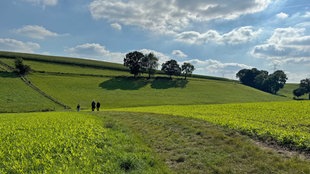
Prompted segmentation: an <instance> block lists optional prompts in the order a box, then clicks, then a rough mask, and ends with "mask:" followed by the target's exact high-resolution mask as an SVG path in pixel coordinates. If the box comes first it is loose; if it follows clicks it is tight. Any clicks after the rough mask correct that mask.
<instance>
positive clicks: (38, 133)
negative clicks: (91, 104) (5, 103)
mask: <svg viewBox="0 0 310 174" xmlns="http://www.w3.org/2000/svg"><path fill="white" fill-rule="evenodd" d="M0 142H1V145H0V173H89V172H90V171H92V172H94V173H125V172H133V173H141V172H142V171H147V172H148V173H166V172H165V170H167V169H165V167H162V166H161V165H159V164H160V162H157V160H156V159H155V157H154V155H153V154H152V151H151V150H150V149H149V148H148V147H146V146H145V145H144V144H143V143H141V142H140V141H139V140H138V139H136V138H134V137H133V136H131V135H130V134H129V133H128V132H126V130H124V129H121V128H118V127H117V126H116V125H115V124H109V122H105V120H103V119H101V118H99V117H95V116H92V115H90V114H87V113H72V112H63V113H61V112H53V113H28V114H0Z"/></svg>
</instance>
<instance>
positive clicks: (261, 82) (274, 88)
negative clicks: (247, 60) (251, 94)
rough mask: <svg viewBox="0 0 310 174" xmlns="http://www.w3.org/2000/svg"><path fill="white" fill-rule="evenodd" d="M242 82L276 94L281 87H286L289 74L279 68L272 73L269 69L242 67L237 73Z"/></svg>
mask: <svg viewBox="0 0 310 174" xmlns="http://www.w3.org/2000/svg"><path fill="white" fill-rule="evenodd" d="M236 77H237V78H239V80H240V82H241V83H243V84H244V85H247V86H251V87H253V88H256V89H259V90H262V91H265V92H268V93H271V94H276V93H277V92H278V91H279V90H280V89H281V88H283V87H284V85H285V83H286V80H287V76H286V74H285V73H284V72H283V71H282V70H277V71H275V72H274V73H272V74H269V73H268V71H265V70H258V69H256V68H252V69H242V70H240V71H239V72H238V73H237V74H236Z"/></svg>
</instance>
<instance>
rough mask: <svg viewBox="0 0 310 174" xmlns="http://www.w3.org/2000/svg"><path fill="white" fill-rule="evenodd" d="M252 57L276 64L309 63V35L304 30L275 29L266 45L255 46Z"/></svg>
mask: <svg viewBox="0 0 310 174" xmlns="http://www.w3.org/2000/svg"><path fill="white" fill-rule="evenodd" d="M252 55H254V56H256V57H260V58H265V59H268V60H273V61H277V62H282V63H287V62H291V63H293V62H295V63H297V62H310V35H306V34H305V28H292V27H289V28H277V29H275V30H274V32H273V35H272V36H271V37H270V38H269V39H268V40H267V41H266V43H264V44H261V45H257V46H255V47H254V48H253V50H252Z"/></svg>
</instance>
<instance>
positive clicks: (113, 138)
mask: <svg viewBox="0 0 310 174" xmlns="http://www.w3.org/2000/svg"><path fill="white" fill-rule="evenodd" d="M15 57H23V58H24V62H25V64H27V65H30V66H31V68H32V69H33V71H32V72H31V73H30V74H29V75H27V77H26V78H27V80H28V81H29V83H31V84H32V85H35V86H36V87H37V88H38V89H40V90H41V91H43V92H44V93H46V94H48V95H49V96H51V97H53V98H54V99H57V100H58V101H61V102H62V103H64V104H66V105H69V106H70V107H71V108H72V109H66V110H65V109H64V108H63V107H61V106H59V105H57V104H55V103H54V102H52V101H51V100H49V99H48V98H46V97H44V96H42V95H41V94H40V93H38V92H37V91H35V90H34V89H33V88H31V87H29V86H27V85H26V84H25V83H24V82H23V81H22V80H21V78H20V77H19V76H17V75H16V74H15V73H14V72H12V71H11V70H9V69H7V68H6V67H5V66H3V65H0V97H1V98H0V113H1V114H0V142H2V143H1V145H0V173H77V172H78V173H310V167H309V166H310V161H309V159H308V158H307V156H304V155H302V154H299V153H298V152H296V151H299V152H301V153H304V154H309V153H308V152H309V147H310V145H309V139H310V138H309V125H310V123H309V120H310V118H309V115H310V113H309V109H308V108H309V102H307V101H301V102H296V101H295V102H293V101H290V100H291V99H292V93H291V92H290V91H291V89H292V88H294V87H295V86H296V84H291V85H288V86H286V87H285V88H284V89H283V90H281V91H280V92H279V95H270V94H268V93H265V92H261V91H258V90H256V89H253V88H250V87H247V86H244V85H242V84H240V83H238V82H236V81H233V80H228V79H224V78H220V77H208V76H200V75H194V76H193V77H190V78H188V79H187V80H184V79H183V78H182V77H174V78H173V79H172V80H170V79H168V78H166V76H165V75H163V74H156V75H155V77H153V78H151V79H147V78H145V77H146V75H145V74H144V75H142V76H141V77H139V78H136V79H134V78H133V77H132V75H130V74H129V73H128V71H126V69H125V68H124V67H123V66H122V65H120V64H113V63H107V62H99V61H93V60H86V59H73V58H65V57H55V56H42V55H34V54H23V53H10V52H0V60H1V61H2V62H4V63H6V64H8V65H10V66H13V65H14V58H15ZM92 100H95V101H100V102H101V104H102V108H101V111H100V112H90V111H89V110H90V103H91V101H92ZM77 104H80V105H81V107H82V111H81V112H75V107H76V105H77ZM34 111H36V112H34ZM41 111H56V112H41ZM59 111H61V112H59ZM62 111H65V112H62ZM7 112H15V113H7ZM17 112H19V113H17ZM23 112H31V113H23ZM262 142H263V143H262ZM265 143H266V144H265ZM268 144H269V145H270V144H276V145H277V146H276V147H277V148H278V146H281V147H285V148H280V150H279V149H274V148H273V147H271V148H270V147H269V146H267V145H268ZM291 150H293V151H291ZM294 150H296V151H294Z"/></svg>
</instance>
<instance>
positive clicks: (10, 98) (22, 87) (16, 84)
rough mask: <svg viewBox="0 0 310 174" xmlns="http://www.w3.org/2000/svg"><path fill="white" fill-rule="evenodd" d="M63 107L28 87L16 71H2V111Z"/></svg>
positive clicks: (0, 105) (0, 87)
mask: <svg viewBox="0 0 310 174" xmlns="http://www.w3.org/2000/svg"><path fill="white" fill-rule="evenodd" d="M62 109H63V108H62V107H61V106H59V105H57V104H55V103H53V102H51V101H50V100H48V99H46V98H45V97H43V96H42V95H40V94H39V93H38V92H36V91H34V90H33V89H31V88H30V87H28V86H27V85H26V84H25V83H24V82H23V81H22V80H21V79H20V78H19V77H18V76H16V75H15V74H14V73H9V72H0V113H1V112H26V111H42V110H43V111H48V110H62Z"/></svg>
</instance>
